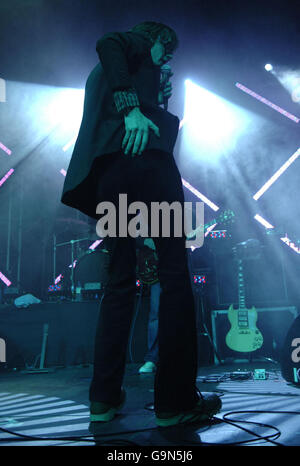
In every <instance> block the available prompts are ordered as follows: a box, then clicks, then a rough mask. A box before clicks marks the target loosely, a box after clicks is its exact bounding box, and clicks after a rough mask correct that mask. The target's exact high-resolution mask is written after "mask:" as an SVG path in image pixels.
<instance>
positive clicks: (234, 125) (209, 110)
mask: <svg viewBox="0 0 300 466" xmlns="http://www.w3.org/2000/svg"><path fill="white" fill-rule="evenodd" d="M185 88H186V89H185V107H184V118H183V121H182V123H181V128H182V129H183V135H182V142H183V144H184V146H185V148H184V151H185V152H186V153H188V152H190V153H191V156H190V157H189V158H190V159H192V157H194V158H196V157H197V158H198V159H199V158H201V159H203V160H204V161H205V163H216V162H217V161H218V159H219V158H220V157H221V156H224V154H225V153H226V152H229V151H230V150H231V149H232V148H233V147H234V146H235V144H236V141H237V139H238V137H239V136H240V135H241V134H242V133H243V132H245V130H246V129H248V128H249V125H250V124H253V118H250V115H249V112H247V111H246V110H245V109H242V108H241V107H238V106H237V105H234V104H232V103H231V102H229V101H227V100H225V99H223V98H222V97H220V96H218V95H216V94H214V93H213V92H210V91H208V90H206V89H204V88H203V87H201V86H198V85H197V84H195V83H193V82H192V81H190V80H186V81H185ZM183 123H184V127H183Z"/></svg>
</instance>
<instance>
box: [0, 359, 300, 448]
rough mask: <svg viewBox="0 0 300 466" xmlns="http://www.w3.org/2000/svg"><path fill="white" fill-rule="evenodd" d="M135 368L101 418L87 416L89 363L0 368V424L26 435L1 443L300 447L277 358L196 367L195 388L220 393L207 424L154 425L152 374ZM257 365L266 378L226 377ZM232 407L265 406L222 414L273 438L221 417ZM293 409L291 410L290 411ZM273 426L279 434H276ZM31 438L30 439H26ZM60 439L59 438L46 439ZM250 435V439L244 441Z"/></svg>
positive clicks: (293, 391)
mask: <svg viewBox="0 0 300 466" xmlns="http://www.w3.org/2000/svg"><path fill="white" fill-rule="evenodd" d="M139 367H140V364H128V365H127V366H126V376H125V380H124V387H125V388H126V391H127V402H126V404H125V406H124V408H123V410H122V411H121V412H120V414H118V416H117V417H116V418H115V419H114V420H113V421H111V422H109V423H105V424H99V423H92V424H91V423H90V422H89V402H88V389H89V383H90V380H91V375H92V367H91V366H88V367H81V366H76V367H68V368H55V370H54V371H53V372H49V373H35V374H24V373H21V372H1V373H0V382H1V390H0V427H1V428H2V429H6V430H10V431H13V432H15V433H18V434H20V435H26V436H29V437H28V438H26V439H25V438H24V437H23V438H22V437H17V436H14V435H12V434H10V433H7V432H4V431H3V430H2V431H0V446H2V445H3V446H4V445H9V446H16V445H18V446H21V445H22V446H23V445H26V446H29V445H30V446H31V445H36V446H38V445H39V446H41V445H42V446H46V445H69V446H78V445H86V446H94V445H95V444H97V445H99V446H101V445H103V446H105V445H106V446H110V445H114V446H121V445H130V444H131V445H133V446H134V445H141V446H146V445H147V446H170V447H172V446H182V447H184V446H195V445H199V446H205V445H207V446H209V445H224V444H234V443H236V442H238V443H239V442H240V443H239V444H240V445H255V446H257V445H263V446H274V445H275V443H272V442H279V443H280V444H284V445H288V446H300V388H298V387H296V386H293V385H291V384H288V383H287V382H286V381H285V380H284V379H282V377H281V373H280V370H279V366H277V365H276V364H273V363H269V362H259V363H258V362H257V363H255V362H252V363H246V362H245V363H235V364H231V365H221V366H211V367H206V368H200V369H199V371H198V382H197V386H198V387H199V389H200V390H201V391H203V392H204V391H215V392H218V393H219V394H220V395H222V401H223V406H222V411H221V412H220V413H219V414H218V415H217V416H216V418H215V419H214V420H212V421H211V422H209V423H206V424H201V425H199V424H198V425H193V426H192V425H191V426H181V427H176V428H175V427H172V428H165V429H161V428H157V427H156V424H155V420H154V413H153V381H154V375H153V374H146V375H139V374H138V369H139ZM257 368H260V369H261V368H263V369H265V370H266V374H267V376H268V378H267V379H266V380H254V379H253V377H252V376H251V378H249V379H245V380H239V379H238V380H236V379H232V376H233V375H232V374H233V372H237V371H238V370H241V371H248V372H250V373H253V371H254V369H257ZM178 377H180V368H179V369H178ZM234 377H236V375H235V376H234ZM207 378H208V380H207ZM205 379H206V381H205ZM170 389H172V387H171V388H170ZM231 411H267V412H265V413H253V412H248V413H240V414H235V415H233V414H232V415H231V416H230V417H229V418H228V420H231V422H232V421H233V419H235V423H236V420H237V419H238V420H242V421H251V422H257V423H259V424H260V425H256V424H251V423H239V426H241V427H243V428H245V429H248V430H251V431H252V432H254V433H255V434H257V435H260V436H271V435H273V437H269V439H268V440H266V439H264V440H262V439H259V437H258V436H254V435H252V434H250V433H248V432H245V431H243V430H241V429H240V428H238V427H237V426H235V425H232V424H229V423H225V422H224V421H222V418H223V416H224V415H225V414H226V413H229V412H231ZM274 411H283V413H274ZM296 412H298V414H293V413H296ZM271 426H273V427H274V429H272V428H271ZM276 429H277V431H279V432H280V436H278V435H277V436H276V435H275V434H276ZM31 436H33V437H37V438H36V439H31V438H30V437H31ZM38 437H43V440H39V439H38ZM61 437H65V438H64V439H57V440H54V439H53V438H61ZM51 438H52V439H53V440H51ZM249 440H252V442H247V441H249ZM253 440H255V441H253Z"/></svg>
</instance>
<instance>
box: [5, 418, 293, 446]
mask: <svg viewBox="0 0 300 466" xmlns="http://www.w3.org/2000/svg"><path fill="white" fill-rule="evenodd" d="M256 413H269V414H277V413H280V414H300V412H297V411H231V412H229V413H226V414H225V415H224V416H223V418H222V419H220V418H217V417H214V418H213V420H215V421H217V422H224V423H227V424H230V425H233V426H234V427H236V428H238V429H241V430H243V431H244V432H247V433H249V434H250V435H253V436H255V437H256V438H255V439H249V440H243V441H240V442H228V443H226V442H223V443H213V442H200V443H198V442H197V443H196V442H189V443H188V445H191V446H192V445H195V446H205V445H207V446H212V445H216V446H217V445H218V446H235V445H242V444H245V443H252V442H256V441H258V440H259V441H261V440H265V441H267V442H271V443H273V444H275V445H276V446H285V445H284V444H281V443H279V442H276V441H275V440H272V437H276V438H278V437H279V436H280V435H281V432H280V430H279V429H277V427H274V426H271V425H269V424H264V423H260V422H254V421H241V420H238V419H235V420H234V421H235V422H239V423H247V424H254V425H257V426H260V427H267V428H269V429H273V430H275V431H276V432H275V434H271V435H265V436H263V435H260V434H257V433H256V432H253V431H252V430H250V429H246V428H245V427H242V426H240V425H238V424H236V423H235V422H234V421H232V420H228V419H227V417H228V416H230V415H233V414H256ZM184 426H185V425H184V424H183V425H182V426H180V427H184ZM186 426H187V425H186ZM189 426H191V424H189ZM173 427H174V426H173ZM177 427H178V426H177ZM156 429H157V427H153V428H146V429H137V430H131V431H121V432H114V433H109V434H99V435H95V434H92V435H81V436H77V437H39V436H31V435H26V434H19V433H17V432H14V431H10V430H8V429H4V428H3V427H0V430H1V431H3V432H6V433H9V434H11V435H14V436H16V437H19V438H20V440H28V441H29V440H36V441H41V440H42V441H43V440H44V441H45V440H47V441H63V440H67V441H75V442H76V441H86V442H92V443H95V442H96V441H97V438H100V439H102V440H103V439H104V438H105V437H108V436H116V435H124V434H133V433H141V432H147V431H148V432H149V431H153V430H156ZM160 429H163V430H164V429H168V427H165V428H161V427H160ZM91 436H93V439H90V437H91ZM16 440H17V439H15V438H14V439H0V442H1V441H5V442H9V441H16ZM112 442H113V443H115V442H123V443H125V444H128V445H134V446H142V445H139V444H138V443H135V442H132V441H130V440H125V439H115V440H110V443H112ZM170 446H171V445H170ZM183 446H184V444H183Z"/></svg>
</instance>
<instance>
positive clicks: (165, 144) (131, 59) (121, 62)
mask: <svg viewBox="0 0 300 466" xmlns="http://www.w3.org/2000/svg"><path fill="white" fill-rule="evenodd" d="M151 47H152V44H151V41H150V40H149V39H148V38H147V37H146V36H145V35H144V34H141V33H133V32H124V33H118V32H116V33H109V34H105V35H104V36H103V37H102V38H101V39H100V40H98V42H97V45H96V50H97V53H98V56H99V59H100V62H99V63H98V64H97V65H96V66H95V68H94V69H93V70H92V71H91V73H90V75H89V77H88V79H87V82H86V86H85V99H84V110H83V117H82V122H81V126H80V130H79V134H78V137H77V141H76V144H75V147H74V151H73V154H72V157H71V161H70V164H69V168H68V171H67V175H66V179H65V183H64V187H63V193H62V198H61V202H62V203H64V204H66V205H68V206H71V207H74V208H76V209H78V210H80V211H82V212H83V213H85V214H87V215H89V216H90V217H93V218H97V216H96V205H97V199H96V194H95V189H96V182H99V180H100V182H101V166H102V165H103V163H107V160H108V163H109V155H105V154H111V153H114V152H118V151H120V150H121V149H122V147H121V146H122V140H123V138H124V136H125V125H124V117H123V116H121V115H120V114H119V113H118V112H117V109H116V106H115V103H114V99H113V92H114V91H116V90H124V89H127V88H129V87H131V86H134V87H135V89H136V91H137V94H138V98H139V101H140V105H141V111H142V113H143V114H144V115H145V116H146V117H147V118H150V119H151V120H152V121H153V123H155V124H156V125H157V126H158V127H159V129H160V138H159V137H157V136H156V135H155V133H154V132H153V131H152V130H150V131H149V141H148V144H147V146H146V149H159V150H162V151H165V152H168V153H171V154H172V153H173V149H174V145H175V142H176V139H177V135H178V129H179V119H178V117H177V116H175V115H172V114H171V113H170V112H168V111H166V110H164V109H163V108H161V107H160V106H159V105H158V92H159V85H160V67H159V66H156V65H154V64H153V62H152V57H151ZM95 173H96V174H97V179H95Z"/></svg>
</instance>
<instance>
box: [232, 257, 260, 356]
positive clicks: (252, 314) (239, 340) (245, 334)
mask: <svg viewBox="0 0 300 466" xmlns="http://www.w3.org/2000/svg"><path fill="white" fill-rule="evenodd" d="M238 292H239V308H238V309H234V308H233V305H232V304H231V306H230V307H229V309H228V319H229V322H230V324H231V329H230V330H229V332H228V333H227V335H226V344H227V346H228V347H229V348H230V349H232V350H233V351H240V352H243V353H244V352H245V353H249V352H251V351H255V350H257V349H259V348H260V347H261V346H262V344H263V341H264V340H263V336H262V334H261V333H260V331H259V330H258V329H257V327H256V321H257V311H256V309H255V307H254V306H253V307H252V308H251V309H247V308H246V304H245V286H244V274H243V261H242V259H239V260H238Z"/></svg>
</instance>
